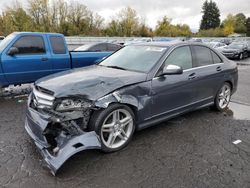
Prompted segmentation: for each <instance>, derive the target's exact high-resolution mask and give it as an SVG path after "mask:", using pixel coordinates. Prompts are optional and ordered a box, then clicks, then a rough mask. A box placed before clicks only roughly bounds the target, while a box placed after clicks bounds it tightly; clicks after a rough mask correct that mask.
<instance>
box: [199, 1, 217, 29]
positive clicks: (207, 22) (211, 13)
mask: <svg viewBox="0 0 250 188" xmlns="http://www.w3.org/2000/svg"><path fill="white" fill-rule="evenodd" d="M202 13H203V16H202V20H201V25H200V30H206V29H214V28H216V27H219V26H220V10H219V8H218V6H217V5H216V3H215V2H213V1H212V0H210V1H208V0H206V1H205V2H204V4H203V6H202Z"/></svg>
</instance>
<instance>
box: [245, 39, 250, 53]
mask: <svg viewBox="0 0 250 188" xmlns="http://www.w3.org/2000/svg"><path fill="white" fill-rule="evenodd" d="M246 43H247V52H248V57H250V39H249V40H247V41H246Z"/></svg>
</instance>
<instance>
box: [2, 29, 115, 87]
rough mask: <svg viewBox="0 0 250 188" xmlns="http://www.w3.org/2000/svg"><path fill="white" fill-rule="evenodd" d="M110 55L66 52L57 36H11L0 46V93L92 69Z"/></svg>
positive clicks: (104, 53)
mask: <svg viewBox="0 0 250 188" xmlns="http://www.w3.org/2000/svg"><path fill="white" fill-rule="evenodd" d="M111 53H112V52H109V51H107V52H69V50H68V48H67V45H66V43H65V39H64V36H63V35H62V34H58V33H34V32H14V33H12V34H10V35H8V36H7V37H6V38H5V39H4V40H3V41H2V42H1V43H0V89H1V88H3V87H7V86H9V85H20V84H24V83H31V82H34V81H36V80H37V79H39V78H41V77H44V76H47V75H49V74H53V73H56V72H59V71H64V70H68V69H72V68H78V67H84V66H88V65H92V64H94V63H96V62H97V61H99V60H101V59H102V58H104V57H106V56H108V55H110V54H111Z"/></svg>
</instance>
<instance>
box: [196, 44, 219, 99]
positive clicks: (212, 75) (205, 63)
mask: <svg viewBox="0 0 250 188" xmlns="http://www.w3.org/2000/svg"><path fill="white" fill-rule="evenodd" d="M192 53H193V56H194V65H195V67H196V74H197V77H196V80H197V84H198V90H197V101H198V102H201V103H206V102H209V101H210V102H212V101H213V99H214V97H215V95H216V93H217V91H218V89H219V88H220V86H221V85H222V83H223V75H224V73H223V70H224V64H223V62H222V59H221V58H220V57H219V56H218V55H217V54H216V53H215V52H214V51H213V50H211V49H210V48H207V47H205V46H199V45H193V46H192Z"/></svg>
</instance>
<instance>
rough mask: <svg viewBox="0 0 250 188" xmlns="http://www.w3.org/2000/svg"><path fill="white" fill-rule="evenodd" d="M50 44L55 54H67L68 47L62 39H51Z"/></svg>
mask: <svg viewBox="0 0 250 188" xmlns="http://www.w3.org/2000/svg"><path fill="white" fill-rule="evenodd" d="M50 43H51V46H52V50H53V53H54V54H66V47H65V43H64V40H63V38H62V37H58V36H52V37H50Z"/></svg>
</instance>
